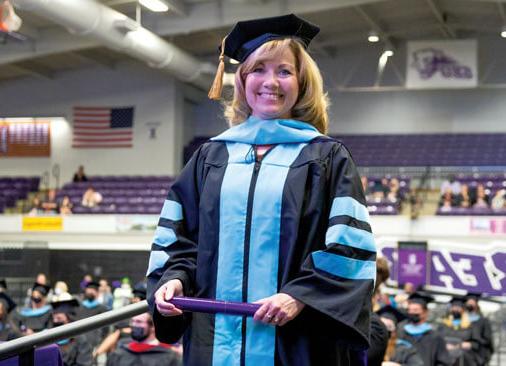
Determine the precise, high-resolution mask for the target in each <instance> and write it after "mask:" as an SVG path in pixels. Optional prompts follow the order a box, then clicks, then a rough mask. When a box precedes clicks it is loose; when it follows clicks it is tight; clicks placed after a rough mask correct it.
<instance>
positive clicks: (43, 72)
mask: <svg viewBox="0 0 506 366" xmlns="http://www.w3.org/2000/svg"><path fill="white" fill-rule="evenodd" d="M9 67H11V68H13V69H15V70H19V71H21V72H25V73H27V74H29V75H31V76H35V77H37V78H40V79H46V80H51V79H54V72H53V71H52V70H50V69H49V68H47V67H45V66H42V65H37V64H35V63H32V62H28V61H26V62H22V63H19V64H15V65H9Z"/></svg>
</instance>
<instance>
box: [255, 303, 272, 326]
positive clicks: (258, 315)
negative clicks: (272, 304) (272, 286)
mask: <svg viewBox="0 0 506 366" xmlns="http://www.w3.org/2000/svg"><path fill="white" fill-rule="evenodd" d="M260 301H264V303H263V304H262V306H260V308H259V309H258V310H257V311H256V312H255V315H254V316H253V319H255V320H256V321H260V322H264V318H265V317H266V315H267V312H268V311H269V302H265V299H263V300H260ZM260 301H258V302H260ZM258 302H257V303H258Z"/></svg>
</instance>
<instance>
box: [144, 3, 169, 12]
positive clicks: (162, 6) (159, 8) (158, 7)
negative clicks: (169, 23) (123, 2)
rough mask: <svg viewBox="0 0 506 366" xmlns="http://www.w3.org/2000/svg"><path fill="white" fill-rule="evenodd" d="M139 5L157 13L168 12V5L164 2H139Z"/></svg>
mask: <svg viewBox="0 0 506 366" xmlns="http://www.w3.org/2000/svg"><path fill="white" fill-rule="evenodd" d="M139 3H140V4H141V5H143V6H145V7H146V8H148V9H149V10H151V11H154V12H157V13H160V12H164V11H169V5H168V4H167V3H166V2H165V1H164V0H139Z"/></svg>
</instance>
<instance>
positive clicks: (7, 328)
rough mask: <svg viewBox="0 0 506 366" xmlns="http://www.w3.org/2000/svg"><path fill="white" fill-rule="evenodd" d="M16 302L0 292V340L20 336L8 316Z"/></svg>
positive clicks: (4, 340)
mask: <svg viewBox="0 0 506 366" xmlns="http://www.w3.org/2000/svg"><path fill="white" fill-rule="evenodd" d="M15 307H16V303H15V302H14V301H13V300H12V299H11V298H10V296H9V295H7V294H6V293H5V292H0V342H7V341H10V340H13V339H16V338H18V337H21V335H22V334H21V332H20V331H19V329H18V328H17V327H16V325H15V324H14V322H13V321H12V320H11V318H10V315H9V314H10V313H11V312H12V311H13V310H14V308H15Z"/></svg>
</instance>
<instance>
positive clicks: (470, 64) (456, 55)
mask: <svg viewBox="0 0 506 366" xmlns="http://www.w3.org/2000/svg"><path fill="white" fill-rule="evenodd" d="M406 73H407V75H406V88H408V89H446V88H452V89H453V88H474V87H476V86H477V85H478V67H477V41H476V40H458V41H412V42H408V45H407V64H406Z"/></svg>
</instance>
